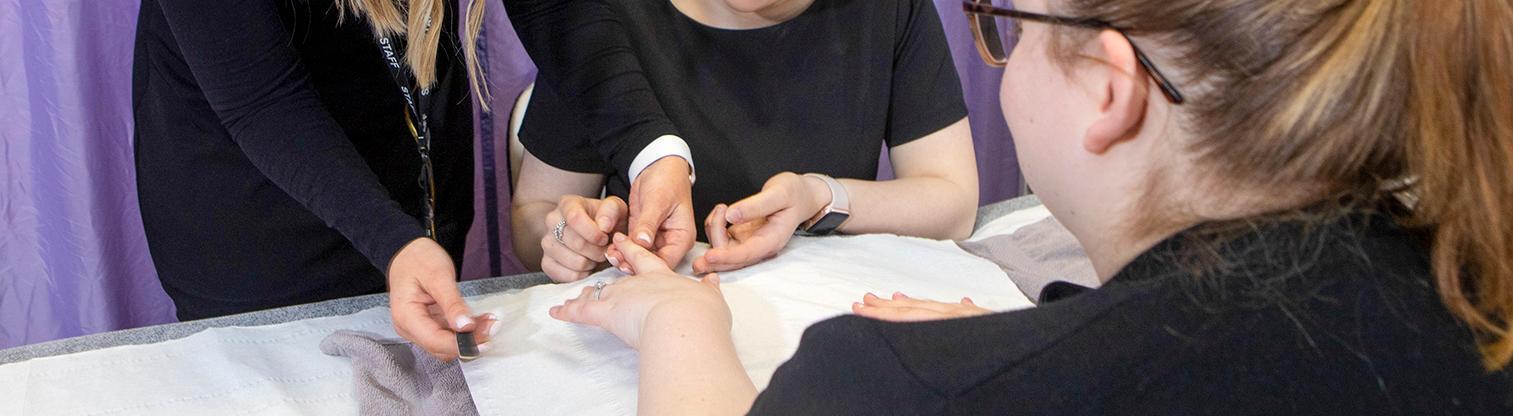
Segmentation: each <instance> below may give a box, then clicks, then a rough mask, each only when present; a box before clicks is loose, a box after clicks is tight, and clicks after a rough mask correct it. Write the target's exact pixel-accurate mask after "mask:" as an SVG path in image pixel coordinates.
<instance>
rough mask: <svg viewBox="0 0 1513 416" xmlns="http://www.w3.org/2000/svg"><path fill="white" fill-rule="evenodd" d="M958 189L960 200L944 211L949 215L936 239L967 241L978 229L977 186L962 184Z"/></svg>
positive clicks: (956, 199)
mask: <svg viewBox="0 0 1513 416" xmlns="http://www.w3.org/2000/svg"><path fill="white" fill-rule="evenodd" d="M958 188H959V191H958V193H957V195H958V198H955V201H954V203H952V204H951V207H950V208H949V209H946V210H943V211H944V212H947V213H948V214H946V217H945V221H943V222H942V224H941V226H940V229H939V230H940V231H939V233H938V235H935V236H934V238H937V239H941V240H965V239H967V238H968V237H971V236H972V231H974V230H975V229H976V227H977V201H978V196H977V184H976V183H969V184H961V185H959V187H958Z"/></svg>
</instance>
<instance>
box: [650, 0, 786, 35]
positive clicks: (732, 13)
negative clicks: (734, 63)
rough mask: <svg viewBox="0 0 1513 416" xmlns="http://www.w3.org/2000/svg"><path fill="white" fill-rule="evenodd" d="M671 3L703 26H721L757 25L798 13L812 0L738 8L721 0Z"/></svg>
mask: <svg viewBox="0 0 1513 416" xmlns="http://www.w3.org/2000/svg"><path fill="white" fill-rule="evenodd" d="M672 4H673V7H676V8H677V9H678V11H680V12H682V13H683V14H684V15H687V16H688V17H689V18H690V19H693V20H694V21H696V22H699V23H701V24H704V25H705V26H710V27H717V28H721V29H733V30H745V29H760V28H764V27H768V26H772V25H776V24H779V23H783V22H786V21H788V20H789V19H793V18H794V17H797V16H798V15H799V14H802V13H803V12H804V10H806V9H808V8H809V5H811V4H814V0H779V1H775V2H773V3H772V4H769V5H767V6H765V7H762V8H760V9H756V10H751V11H742V10H738V9H735V8H733V7H730V4H729V3H727V2H726V1H725V0H672Z"/></svg>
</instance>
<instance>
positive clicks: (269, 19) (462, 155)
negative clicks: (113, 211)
mask: <svg viewBox="0 0 1513 416" xmlns="http://www.w3.org/2000/svg"><path fill="white" fill-rule="evenodd" d="M482 6H483V3H482V2H481V1H474V2H471V7H469V8H467V10H466V11H465V12H464V11H463V10H459V8H460V7H459V6H458V3H457V2H452V1H446V0H400V1H392V0H337V1H332V0H311V1H275V0H248V1H239V2H224V1H198V0H145V1H143V2H142V12H141V14H140V18H139V20H138V23H137V41H136V42H137V48H136V61H135V67H134V82H133V90H132V95H133V106H134V111H135V118H136V138H135V140H136V161H137V184H138V189H139V199H140V202H141V205H142V220H143V224H144V225H145V229H146V232H147V241H148V247H149V249H150V250H151V252H152V258H153V262H154V263H155V265H156V267H157V271H158V276H159V278H160V279H161V280H162V282H163V288H164V289H165V290H166V291H167V292H168V294H169V296H170V297H172V298H173V300H174V304H175V305H176V306H177V307H178V314H179V318H180V319H184V320H189V319H199V318H206V317H212V316H220V315H227V314H234V313H240V312H246V311H252V310H258V309H265V308H272V307H278V306H285V305H292V304H300V303H308V302H315V301H320V300H325V299H333V298H339V297H346V296H356V295H362V294H369V293H379V292H383V291H384V290H385V287H386V286H387V287H388V290H389V292H390V294H391V295H392V296H391V299H390V300H391V304H392V305H393V310H394V321H395V323H396V328H397V329H398V330H399V332H400V333H401V334H405V335H406V336H407V337H409V338H411V339H412V340H415V341H416V342H417V343H419V344H421V345H424V346H426V347H427V349H429V350H431V351H435V352H436V354H437V355H438V357H444V358H445V357H449V356H451V355H455V354H456V351H457V347H456V344H455V336H454V335H453V333H452V331H454V330H476V329H481V328H482V329H486V328H485V327H486V325H487V324H488V323H487V322H476V320H477V318H478V317H475V316H472V314H471V313H470V312H468V310H467V306H466V304H464V303H463V302H462V298H461V296H459V295H458V293H457V289H456V277H457V266H456V265H457V264H459V262H460V260H461V259H462V249H463V245H464V242H465V239H466V234H467V230H468V225H469V224H470V223H471V222H472V216H473V210H472V206H473V197H472V188H473V185H472V183H473V182H472V180H473V169H472V167H473V156H472V143H473V129H472V123H473V120H472V111H473V109H472V105H471V104H472V100H471V99H470V97H469V95H468V93H469V78H472V77H476V76H477V71H476V70H475V69H474V68H472V65H469V64H468V62H472V59H470V58H469V57H470V56H472V55H473V54H474V49H475V46H474V42H473V41H472V39H475V38H476V37H477V33H478V27H479V26H478V25H479V24H480V23H481V22H482V13H483V7H482ZM459 22H465V25H459V24H458V23H459ZM459 26H466V28H463V29H459V28H458V27H459ZM459 32H463V33H459ZM411 103H413V105H411ZM422 144H424V146H422ZM422 147H424V149H422ZM485 332H486V331H485ZM485 338H486V337H485ZM484 341H486V340H480V342H484Z"/></svg>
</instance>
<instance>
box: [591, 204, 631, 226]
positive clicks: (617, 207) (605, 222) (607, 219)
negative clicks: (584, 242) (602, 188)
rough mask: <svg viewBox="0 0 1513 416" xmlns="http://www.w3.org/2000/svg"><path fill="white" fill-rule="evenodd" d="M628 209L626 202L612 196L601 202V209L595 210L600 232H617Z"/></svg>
mask: <svg viewBox="0 0 1513 416" xmlns="http://www.w3.org/2000/svg"><path fill="white" fill-rule="evenodd" d="M626 211H628V209H627V208H626V206H625V200H623V199H620V197H618V196H613V195H611V196H610V197H608V198H604V200H603V201H600V202H599V208H598V209H596V210H595V213H594V222H596V223H598V225H599V231H602V232H604V233H605V234H609V233H612V232H614V231H615V226H617V225H619V222H620V220H621V219H623V218H625V214H626Z"/></svg>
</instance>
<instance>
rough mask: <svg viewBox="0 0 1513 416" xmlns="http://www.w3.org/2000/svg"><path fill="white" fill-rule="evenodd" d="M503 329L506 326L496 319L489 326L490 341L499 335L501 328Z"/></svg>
mask: <svg viewBox="0 0 1513 416" xmlns="http://www.w3.org/2000/svg"><path fill="white" fill-rule="evenodd" d="M503 327H504V325H503V324H502V323H501V322H499V320H498V319H494V323H492V324H489V339H493V338H494V336H495V335H499V328H503Z"/></svg>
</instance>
